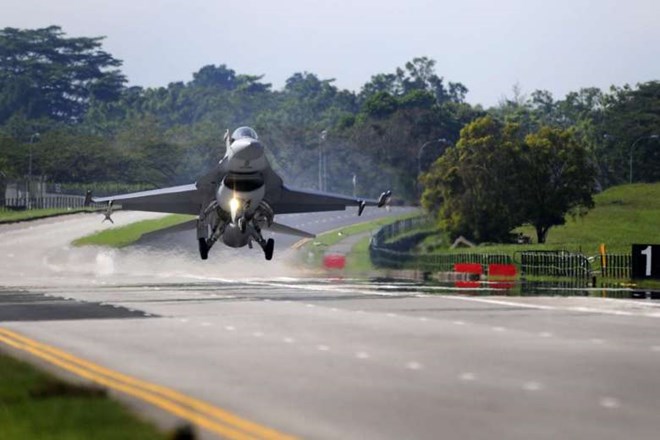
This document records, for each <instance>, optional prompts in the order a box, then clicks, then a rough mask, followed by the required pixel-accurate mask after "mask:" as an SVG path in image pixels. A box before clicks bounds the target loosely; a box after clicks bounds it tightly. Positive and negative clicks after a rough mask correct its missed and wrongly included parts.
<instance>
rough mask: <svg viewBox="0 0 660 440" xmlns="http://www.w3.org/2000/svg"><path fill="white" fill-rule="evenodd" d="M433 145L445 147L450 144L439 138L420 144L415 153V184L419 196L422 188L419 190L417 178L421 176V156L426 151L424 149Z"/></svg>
mask: <svg viewBox="0 0 660 440" xmlns="http://www.w3.org/2000/svg"><path fill="white" fill-rule="evenodd" d="M435 143H439V144H447V145H449V144H450V142H449V141H448V140H447V139H445V138H439V139H432V140H430V141H427V142H424V144H422V146H421V147H419V151H417V182H416V183H417V190H418V192H419V193H420V194H421V189H422V188H421V185H420V183H419V176H421V175H422V154H424V150H425V149H426V147H428V146H429V145H431V144H435Z"/></svg>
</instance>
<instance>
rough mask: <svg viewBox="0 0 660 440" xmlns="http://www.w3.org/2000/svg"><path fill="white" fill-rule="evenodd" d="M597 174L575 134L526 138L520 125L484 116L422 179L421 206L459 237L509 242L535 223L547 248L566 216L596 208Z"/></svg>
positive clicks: (548, 131)
mask: <svg viewBox="0 0 660 440" xmlns="http://www.w3.org/2000/svg"><path fill="white" fill-rule="evenodd" d="M595 176H596V170H595V166H594V165H593V163H592V162H591V161H590V160H589V157H588V153H587V150H586V148H584V147H583V146H582V145H581V144H580V143H579V142H578V141H577V140H576V138H575V135H574V133H573V130H564V129H561V128H551V127H548V126H542V127H540V128H539V129H538V131H536V132H533V133H530V134H528V135H524V133H523V132H522V129H521V125H520V124H516V123H512V122H508V123H501V122H499V121H497V120H495V119H493V118H492V117H491V116H486V117H483V118H480V119H477V120H475V121H474V122H472V123H470V124H468V125H466V126H465V128H464V129H463V130H462V131H461V137H460V140H459V141H458V143H457V144H456V146H455V147H453V148H450V149H449V150H447V151H446V152H445V154H444V155H443V156H442V157H441V158H440V159H439V160H438V161H436V162H435V164H434V165H433V167H432V168H431V170H429V172H428V173H426V174H424V175H423V177H422V180H423V182H424V183H425V186H426V187H427V188H428V189H427V190H426V191H425V192H424V194H423V197H422V203H423V205H424V206H425V207H426V208H427V209H428V210H430V211H431V212H435V213H436V214H437V215H438V218H439V220H440V222H441V224H442V226H443V227H444V229H446V230H447V231H448V232H450V233H451V234H452V235H453V236H454V237H457V236H459V235H463V236H465V237H467V238H469V239H472V240H476V241H480V242H483V241H497V242H507V241H510V240H511V238H512V237H511V234H510V233H511V230H512V229H514V228H515V227H517V226H520V225H522V224H530V225H532V226H534V227H535V229H536V235H537V242H538V243H544V242H545V238H546V235H547V233H548V230H549V229H550V228H551V227H552V226H555V225H561V224H564V221H565V216H566V214H567V213H569V212H572V213H575V214H579V213H580V212H581V211H583V210H584V209H589V208H591V207H593V200H592V194H593V192H594V184H595Z"/></svg>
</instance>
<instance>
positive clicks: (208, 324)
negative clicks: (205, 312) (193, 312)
mask: <svg viewBox="0 0 660 440" xmlns="http://www.w3.org/2000/svg"><path fill="white" fill-rule="evenodd" d="M212 325H213V324H211V323H210V322H202V327H210V326H212Z"/></svg>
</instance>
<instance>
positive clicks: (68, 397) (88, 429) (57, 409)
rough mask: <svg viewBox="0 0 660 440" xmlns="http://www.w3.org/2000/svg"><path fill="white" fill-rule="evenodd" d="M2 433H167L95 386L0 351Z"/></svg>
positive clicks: (9, 436) (146, 436)
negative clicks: (73, 381) (75, 382)
mask: <svg viewBox="0 0 660 440" xmlns="http://www.w3.org/2000/svg"><path fill="white" fill-rule="evenodd" d="M0 438H2V439H8V440H9V439H21V440H23V439H25V440H30V439H44V438H50V439H72V440H73V439H85V438H93V439H98V440H101V439H108V440H111V439H112V440H115V439H116V440H120V439H127V438H139V439H167V438H173V437H172V434H170V435H167V434H163V433H161V432H159V431H158V429H156V427H154V426H153V425H151V424H149V423H147V422H145V421H143V420H140V419H138V418H137V417H135V416H132V415H131V414H130V413H129V411H128V410H127V409H126V408H124V407H123V406H122V405H121V404H119V403H118V402H116V401H114V400H112V399H111V398H109V397H108V396H107V393H106V392H105V391H104V390H103V389H101V388H97V387H93V386H85V385H73V384H69V383H66V382H63V381H61V380H59V379H57V378H55V377H53V376H50V375H49V374H46V373H43V372H41V371H38V370H37V369H35V368H33V367H31V366H30V365H28V364H25V363H23V362H20V361H18V360H16V359H13V358H11V357H8V356H5V355H3V354H1V353H0Z"/></svg>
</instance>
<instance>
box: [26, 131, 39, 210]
mask: <svg viewBox="0 0 660 440" xmlns="http://www.w3.org/2000/svg"><path fill="white" fill-rule="evenodd" d="M35 137H36V138H39V133H34V134H33V135H32V136H30V147H29V151H30V159H29V161H28V181H27V187H26V188H25V190H26V191H25V192H26V194H27V201H26V208H27V209H30V208H31V206H30V205H31V203H30V196H31V192H32V191H31V186H32V145H33V144H34V138H35Z"/></svg>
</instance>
